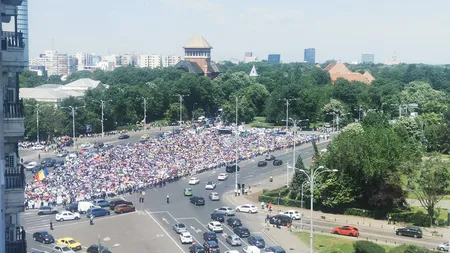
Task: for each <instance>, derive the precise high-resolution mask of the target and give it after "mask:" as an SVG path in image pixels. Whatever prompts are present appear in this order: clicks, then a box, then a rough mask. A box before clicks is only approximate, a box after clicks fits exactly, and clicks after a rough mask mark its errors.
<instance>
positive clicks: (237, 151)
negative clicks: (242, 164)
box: [234, 96, 239, 192]
mask: <svg viewBox="0 0 450 253" xmlns="http://www.w3.org/2000/svg"><path fill="white" fill-rule="evenodd" d="M234 97H235V98H236V133H235V136H234V141H235V145H236V161H235V162H236V164H235V166H236V168H235V170H236V171H235V172H234V173H235V177H234V187H235V188H234V189H235V191H234V192H237V191H238V190H239V189H238V159H239V143H238V140H239V138H238V134H239V131H238V104H239V98H238V96H234Z"/></svg>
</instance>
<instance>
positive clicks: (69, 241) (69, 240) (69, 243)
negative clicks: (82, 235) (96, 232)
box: [56, 237, 81, 251]
mask: <svg viewBox="0 0 450 253" xmlns="http://www.w3.org/2000/svg"><path fill="white" fill-rule="evenodd" d="M56 244H65V245H67V247H69V248H70V249H71V250H75V251H77V250H81V244H80V243H79V242H77V241H75V240H74V239H73V238H72V237H64V238H61V239H59V240H58V241H56Z"/></svg>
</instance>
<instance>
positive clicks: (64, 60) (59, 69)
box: [29, 50, 70, 76]
mask: <svg viewBox="0 0 450 253" xmlns="http://www.w3.org/2000/svg"><path fill="white" fill-rule="evenodd" d="M69 61H70V57H69V56H68V55H67V54H66V53H59V52H58V51H54V50H48V51H45V53H44V54H40V55H39V57H36V58H32V59H30V61H29V65H30V68H31V67H33V68H34V67H36V66H44V67H45V70H46V71H47V74H48V76H53V75H68V74H70V71H69V66H70V62H69Z"/></svg>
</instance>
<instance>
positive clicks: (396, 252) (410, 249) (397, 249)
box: [389, 245, 434, 253]
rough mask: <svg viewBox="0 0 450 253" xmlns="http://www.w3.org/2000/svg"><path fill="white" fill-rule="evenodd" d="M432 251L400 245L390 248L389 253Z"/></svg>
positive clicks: (422, 252) (430, 252) (424, 252)
mask: <svg viewBox="0 0 450 253" xmlns="http://www.w3.org/2000/svg"><path fill="white" fill-rule="evenodd" d="M432 252H434V251H432V250H429V249H425V248H423V247H419V246H416V245H401V246H397V247H395V248H392V249H391V250H390V251H389V253H432Z"/></svg>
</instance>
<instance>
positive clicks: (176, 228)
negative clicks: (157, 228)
mask: <svg viewBox="0 0 450 253" xmlns="http://www.w3.org/2000/svg"><path fill="white" fill-rule="evenodd" d="M172 228H173V230H174V231H175V232H177V234H181V233H183V232H187V228H186V225H184V224H183V223H175V224H173V226H172Z"/></svg>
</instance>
